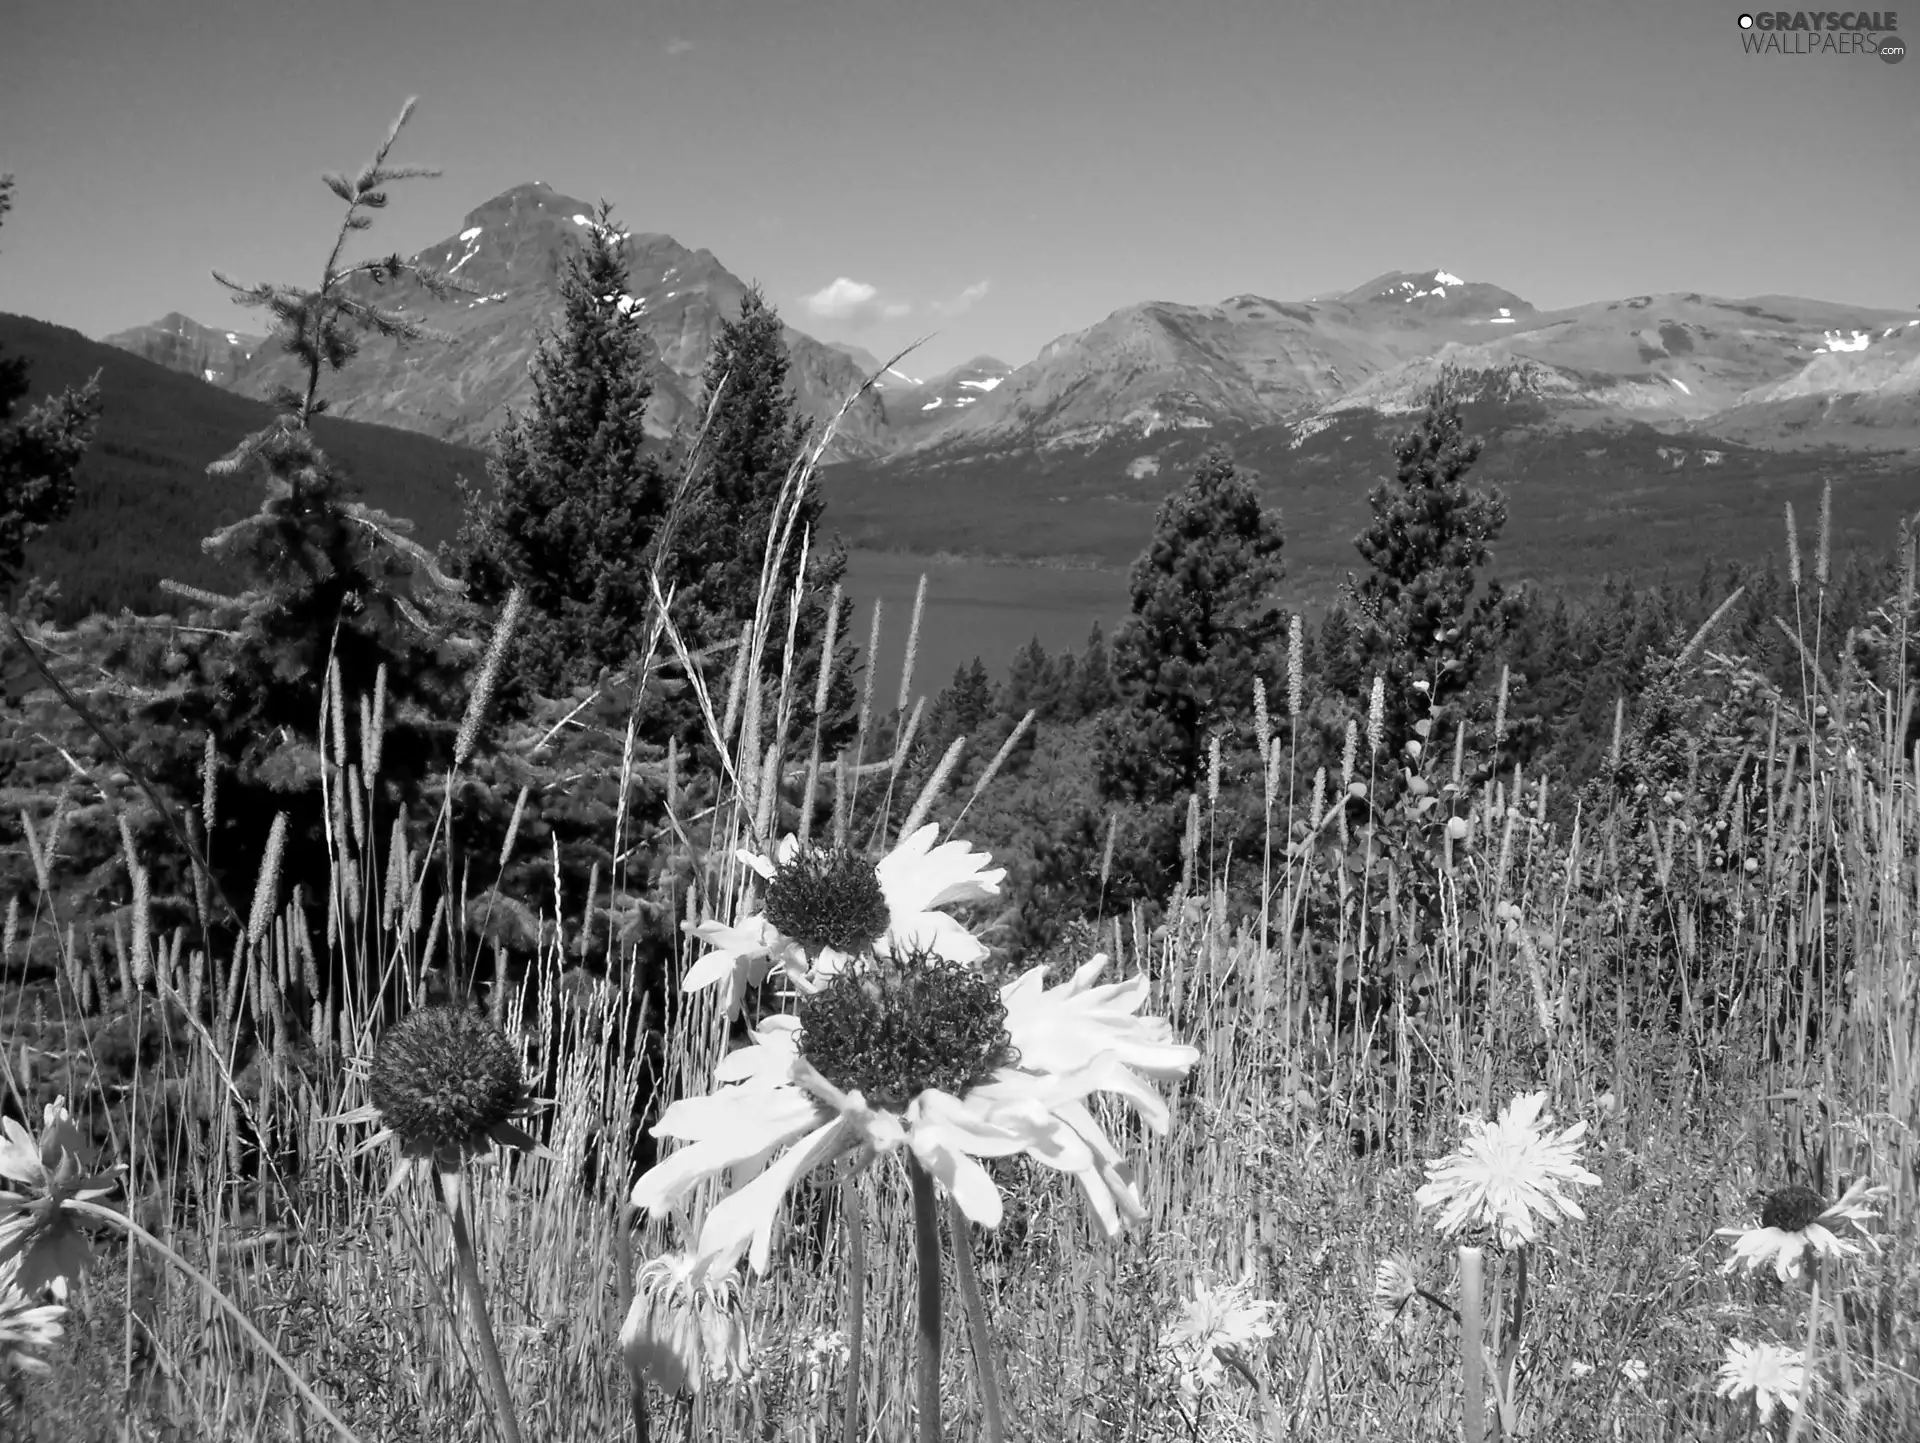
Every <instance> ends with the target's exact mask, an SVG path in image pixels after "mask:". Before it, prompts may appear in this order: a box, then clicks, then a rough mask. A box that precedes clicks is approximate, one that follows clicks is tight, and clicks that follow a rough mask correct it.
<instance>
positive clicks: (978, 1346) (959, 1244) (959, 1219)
mask: <svg viewBox="0 0 1920 1443" xmlns="http://www.w3.org/2000/svg"><path fill="white" fill-rule="evenodd" d="M947 1227H948V1228H949V1229H950V1230H951V1231H952V1233H953V1271H954V1276H955V1277H956V1278H958V1279H959V1282H960V1297H961V1299H962V1301H964V1302H965V1303H966V1305H967V1335H968V1338H969V1339H970V1341H971V1342H972V1344H973V1365H974V1367H976V1368H978V1369H979V1370H980V1398H981V1401H982V1403H983V1404H984V1406H985V1408H986V1412H987V1443H1006V1440H1007V1414H1006V1408H1005V1406H1004V1405H1003V1404H1002V1403H1001V1401H1000V1370H999V1369H998V1368H997V1367H995V1366H994V1361H993V1334H992V1333H991V1332H990V1331H989V1330H988V1328H987V1300H986V1299H985V1298H984V1297H982V1296H981V1293H980V1275H979V1274H978V1273H977V1272H975V1271H974V1267H973V1241H972V1239H971V1238H970V1237H969V1235H968V1233H967V1215H966V1214H965V1213H963V1212H961V1211H960V1204H959V1203H957V1202H953V1201H951V1200H949V1202H948V1204H947Z"/></svg>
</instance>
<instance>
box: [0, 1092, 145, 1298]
mask: <svg viewBox="0 0 1920 1443" xmlns="http://www.w3.org/2000/svg"><path fill="white" fill-rule="evenodd" d="M90 1153H91V1149H89V1148H88V1146H87V1144H86V1139H85V1138H84V1137H82V1136H81V1133H80V1129H79V1128H78V1127H77V1126H75V1125H74V1121H73V1115H72V1114H71V1113H70V1112H68V1111H67V1107H66V1099H65V1098H64V1097H62V1098H56V1099H55V1100H54V1101H53V1102H52V1103H50V1104H48V1106H47V1108H46V1111H45V1113H44V1120H43V1125H42V1127H41V1131H40V1136H39V1137H38V1138H35V1137H34V1136H33V1134H32V1133H30V1132H28V1131H27V1129H26V1128H25V1127H24V1126H22V1125H21V1124H20V1123H18V1122H15V1121H14V1120H13V1119H12V1118H10V1117H9V1118H6V1119H0V1268H12V1269H13V1270H14V1271H13V1273H12V1282H13V1286H14V1287H15V1288H17V1289H19V1291H20V1292H21V1293H22V1294H24V1295H25V1296H26V1297H28V1298H36V1297H38V1296H39V1295H40V1292H41V1290H42V1289H45V1288H51V1289H52V1290H53V1293H54V1296H56V1297H58V1298H65V1297H66V1295H67V1291H68V1289H69V1288H70V1287H71V1286H72V1284H73V1283H75V1282H76V1281H78V1280H79V1277H80V1274H81V1273H82V1272H84V1271H85V1270H86V1266H87V1262H88V1260H89V1259H90V1258H91V1257H92V1256H93V1245H92V1244H91V1243H90V1242H89V1241H88V1240H87V1235H86V1234H85V1233H84V1232H82V1231H81V1229H80V1215H79V1214H78V1213H77V1212H75V1211H74V1210H73V1209H72V1208H70V1207H68V1204H69V1203H71V1202H95V1201H97V1200H98V1199H100V1198H103V1197H106V1196H107V1195H108V1194H109V1193H111V1192H112V1191H113V1190H114V1188H115V1186H117V1180H116V1179H115V1178H114V1176H113V1174H112V1173H100V1174H97V1175H89V1174H88V1172H87V1169H86V1160H87V1158H88V1157H89V1155H90Z"/></svg>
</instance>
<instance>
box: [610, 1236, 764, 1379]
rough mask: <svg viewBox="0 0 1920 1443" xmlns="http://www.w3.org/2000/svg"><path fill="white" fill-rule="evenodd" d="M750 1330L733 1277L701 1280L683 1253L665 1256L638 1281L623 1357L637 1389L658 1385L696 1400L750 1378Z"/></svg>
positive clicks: (644, 1269)
mask: <svg viewBox="0 0 1920 1443" xmlns="http://www.w3.org/2000/svg"><path fill="white" fill-rule="evenodd" d="M745 1323H746V1319H745V1316H744V1314H743V1312H742V1310H741V1306H740V1293H739V1288H738V1287H737V1285H736V1284H735V1282H734V1280H733V1279H732V1278H731V1277H724V1276H715V1275H712V1274H708V1275H706V1276H704V1277H702V1276H699V1275H697V1274H696V1271H695V1267H694V1261H693V1259H692V1258H690V1257H688V1256H687V1255H686V1254H685V1253H678V1252H675V1253H666V1254H664V1255H662V1256H660V1257H657V1258H654V1259H653V1260H652V1261H650V1262H648V1263H646V1264H644V1265H643V1266H642V1267H641V1269H640V1274H639V1276H638V1277H637V1278H636V1279H635V1280H634V1289H633V1306H632V1308H630V1309H629V1310H628V1311H627V1321H626V1323H625V1325H624V1326H623V1327H622V1328H621V1329H620V1351H621V1352H622V1353H623V1354H624V1355H625V1357H626V1361H627V1372H629V1373H630V1374H632V1375H633V1382H634V1386H635V1387H636V1388H637V1387H639V1386H640V1385H641V1384H642V1383H644V1382H652V1383H654V1384H655V1385H657V1386H658V1387H659V1388H660V1390H661V1391H662V1392H663V1393H667V1394H669V1395H677V1394H681V1393H698V1392H700V1391H701V1390H702V1389H703V1388H704V1387H705V1386H706V1385H707V1384H708V1383H715V1382H719V1383H731V1382H733V1381H734V1380H735V1379H737V1378H739V1377H740V1376H741V1375H742V1374H743V1373H744V1372H745V1371H746V1366H747V1332H746V1326H745Z"/></svg>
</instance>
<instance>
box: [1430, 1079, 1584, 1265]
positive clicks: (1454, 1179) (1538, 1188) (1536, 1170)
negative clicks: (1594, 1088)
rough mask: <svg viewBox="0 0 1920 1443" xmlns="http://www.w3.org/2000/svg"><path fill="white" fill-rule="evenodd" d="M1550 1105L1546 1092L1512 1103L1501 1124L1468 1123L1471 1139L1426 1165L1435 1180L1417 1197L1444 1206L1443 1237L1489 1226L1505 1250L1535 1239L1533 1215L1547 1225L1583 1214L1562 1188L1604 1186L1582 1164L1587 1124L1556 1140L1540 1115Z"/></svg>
mask: <svg viewBox="0 0 1920 1443" xmlns="http://www.w3.org/2000/svg"><path fill="white" fill-rule="evenodd" d="M1546 1103H1547V1095H1546V1093H1544V1092H1533V1093H1527V1094H1524V1095H1522V1096H1520V1097H1516V1098H1515V1099H1514V1100H1513V1101H1512V1102H1510V1103H1508V1104H1507V1106H1506V1108H1505V1109H1504V1110H1503V1111H1502V1112H1501V1114H1500V1120H1499V1121H1498V1122H1492V1123H1489V1122H1486V1121H1483V1120H1482V1119H1480V1118H1477V1117H1469V1118H1466V1119H1464V1121H1465V1123H1466V1128H1467V1137H1466V1140H1465V1141H1464V1142H1462V1143H1461V1144H1460V1146H1459V1147H1458V1148H1457V1149H1455V1150H1454V1151H1453V1152H1452V1153H1449V1154H1448V1155H1447V1156H1446V1157H1444V1158H1442V1159H1441V1160H1440V1161H1439V1162H1437V1163H1429V1164H1427V1176H1428V1178H1429V1179H1431V1181H1429V1182H1428V1183H1427V1184H1426V1185H1425V1186H1424V1187H1422V1188H1420V1189H1419V1190H1418V1191H1417V1192H1415V1193H1414V1201H1415V1202H1417V1203H1418V1204H1419V1205H1420V1206H1421V1207H1422V1208H1437V1209H1439V1211H1440V1216H1439V1218H1438V1219H1437V1220H1436V1222H1435V1224H1434V1225H1435V1227H1437V1228H1438V1229H1439V1230H1440V1232H1441V1233H1442V1234H1443V1235H1446V1236H1451V1235H1452V1234H1454V1233H1457V1232H1459V1231H1460V1230H1461V1229H1462V1228H1466V1227H1485V1228H1491V1229H1493V1230H1494V1232H1495V1234H1496V1235H1497V1236H1498V1237H1499V1240H1500V1243H1501V1245H1502V1246H1503V1247H1515V1246H1518V1245H1519V1244H1522V1243H1530V1242H1532V1241H1533V1238H1534V1234H1535V1232H1536V1231H1537V1230H1538V1227H1539V1221H1536V1215H1537V1217H1538V1219H1540V1220H1544V1221H1548V1222H1551V1221H1552V1220H1554V1218H1555V1216H1556V1215H1564V1216H1566V1217H1570V1218H1585V1217H1586V1214H1585V1213H1584V1212H1582V1211H1581V1210H1580V1205H1579V1204H1578V1203H1576V1202H1575V1201H1574V1200H1573V1199H1572V1198H1571V1197H1569V1196H1567V1195H1566V1194H1565V1193H1563V1192H1562V1191H1561V1188H1562V1187H1564V1186H1567V1185H1570V1184H1575V1183H1577V1184H1579V1185H1580V1186H1582V1187H1597V1186H1599V1183H1600V1179H1599V1178H1597V1177H1595V1176H1594V1175H1593V1174H1592V1173H1590V1172H1588V1171H1587V1170H1586V1169H1585V1168H1583V1167H1581V1166H1580V1162H1579V1156H1580V1139H1581V1137H1582V1136H1583V1135H1584V1134H1585V1133H1586V1130H1587V1125H1586V1123H1584V1122H1576V1123H1575V1124H1574V1125H1573V1126H1572V1127H1570V1128H1568V1129H1567V1130H1566V1131H1564V1132H1562V1133H1560V1134H1559V1135H1558V1136H1555V1135H1554V1134H1553V1133H1552V1132H1551V1131H1549V1130H1548V1126H1547V1122H1546V1121H1544V1120H1543V1119H1542V1118H1541V1115H1540V1114H1541V1109H1542V1108H1544V1107H1545V1106H1546Z"/></svg>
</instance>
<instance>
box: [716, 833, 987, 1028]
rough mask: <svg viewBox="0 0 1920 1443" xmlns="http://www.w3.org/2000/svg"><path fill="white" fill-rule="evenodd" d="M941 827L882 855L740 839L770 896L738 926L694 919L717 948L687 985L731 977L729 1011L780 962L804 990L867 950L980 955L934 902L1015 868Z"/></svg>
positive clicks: (982, 890) (967, 959)
mask: <svg viewBox="0 0 1920 1443" xmlns="http://www.w3.org/2000/svg"><path fill="white" fill-rule="evenodd" d="M939 833H940V827H939V825H938V824H937V823H934V822H929V823H928V824H927V825H926V826H924V827H922V828H920V830H918V831H917V832H915V833H913V835H911V836H908V837H902V838H901V839H900V840H899V842H898V843H897V844H896V845H895V846H894V849H893V850H892V851H891V852H889V853H888V854H887V855H886V856H885V857H882V858H881V859H880V861H879V862H877V863H875V862H872V861H869V860H868V859H867V858H866V857H864V856H862V855H861V854H860V853H858V852H853V851H848V850H843V849H838V848H830V847H812V846H806V845H803V844H802V843H801V842H800V840H799V838H797V837H793V836H789V837H787V838H786V839H785V840H783V841H782V842H781V843H780V845H779V846H778V847H777V848H776V849H775V852H774V855H773V856H772V857H763V856H760V855H759V854H758V853H755V852H750V851H747V850H745V849H744V848H743V849H741V850H740V851H739V852H737V853H736V854H735V855H737V856H738V857H739V858H740V860H741V861H742V862H744V863H746V864H747V865H748V866H749V867H752V868H753V869H754V871H756V872H758V873H759V874H760V876H761V877H762V878H763V879H765V881H766V883H767V888H766V896H765V898H764V900H763V901H762V904H761V908H760V910H759V911H758V912H755V913H753V914H751V915H750V916H748V917H746V918H744V919H743V920H742V921H741V922H740V923H739V924H738V925H737V926H729V925H728V924H726V923H724V922H701V923H699V924H698V925H697V926H691V927H688V928H687V930H688V931H691V932H692V933H693V934H694V935H695V936H697V937H699V938H700V939H701V940H702V941H704V942H709V943H712V944H714V950H713V951H711V952H708V953H707V954H706V955H705V956H703V957H701V958H700V959H699V960H698V961H697V962H695V963H694V964H693V966H692V967H691V968H689V969H688V971H687V977H686V982H685V987H686V990H687V991H689V992H697V991H699V990H701V989H702V988H704V987H711V986H713V985H714V984H715V983H721V984H723V989H724V990H723V991H722V994H721V1003H722V1007H723V1009H724V1010H725V1011H726V1012H727V1014H728V1015H729V1016H731V1015H734V1014H735V1013H737V1012H738V1011H739V1007H740V1003H741V1001H742V1000H743V998H744V997H745V995H746V991H747V989H748V988H749V987H757V986H759V985H760V984H761V983H762V982H764V981H766V979H767V975H768V974H769V973H770V972H772V971H773V969H774V968H775V967H776V966H778V967H780V968H782V969H783V970H784V971H785V972H786V974H787V977H788V978H789V980H791V981H792V982H793V983H794V984H795V985H796V986H798V987H799V988H801V990H803V991H804V990H808V989H809V988H810V987H812V986H815V985H817V984H818V983H819V981H820V980H822V978H823V977H824V976H826V975H831V974H832V973H833V972H835V971H838V970H839V969H841V968H842V967H844V966H845V965H846V963H847V962H848V961H849V960H850V959H851V958H853V957H854V956H855V955H857V954H860V953H863V952H872V953H874V954H875V955H877V956H881V957H888V956H892V955H893V954H894V953H895V951H896V950H898V951H901V952H913V951H920V952H926V953H931V954H932V955H934V956H937V957H943V958H945V959H946V960H947V961H949V962H961V963H966V964H973V963H976V962H979V961H981V960H982V959H983V958H985V957H986V955H987V949H986V948H985V947H984V946H983V945H981V943H980V942H979V940H978V939H977V938H975V937H974V936H973V934H972V933H970V932H968V931H967V929H966V928H965V927H963V926H961V925H960V923H959V922H958V921H957V920H955V919H954V918H952V917H950V916H948V915H947V914H946V913H944V912H940V911H937V910H935V909H937V908H940V907H944V906H946V905H948V904H949V903H952V902H971V901H979V900H981V899H983V898H987V897H997V896H999V895H1000V883H1001V881H1002V880H1003V879H1004V878H1005V877H1006V875H1007V871H1006V868H1004V867H995V868H993V869H992V870H991V871H989V870H988V869H987V867H986V864H987V863H988V862H990V861H991V860H992V858H991V857H990V856H988V854H987V853H985V852H976V851H974V850H973V849H972V848H971V847H970V846H969V844H967V843H966V842H944V843H941V844H940V845H938V846H935V845H934V838H935V837H937V836H938V835H939Z"/></svg>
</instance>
